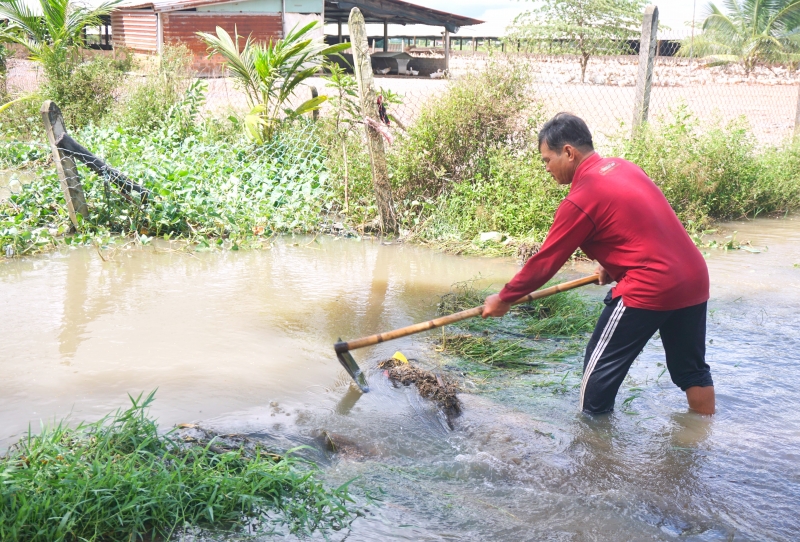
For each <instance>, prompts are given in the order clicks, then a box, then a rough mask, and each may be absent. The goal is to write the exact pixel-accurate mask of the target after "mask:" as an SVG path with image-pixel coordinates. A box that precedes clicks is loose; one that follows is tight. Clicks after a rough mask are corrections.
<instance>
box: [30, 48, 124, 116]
mask: <svg viewBox="0 0 800 542" xmlns="http://www.w3.org/2000/svg"><path fill="white" fill-rule="evenodd" d="M125 68H126V61H118V60H115V59H113V58H109V57H105V56H96V57H94V58H92V59H91V60H88V61H86V62H81V63H79V64H76V65H75V66H74V67H72V66H65V67H64V69H63V70H60V71H58V72H57V71H56V70H50V71H49V72H48V78H47V80H46V81H45V83H44V85H43V88H42V94H43V95H44V96H45V97H46V98H48V99H50V100H53V101H54V102H56V103H57V104H58V106H59V107H60V108H61V112H62V113H63V114H64V122H65V123H66V124H67V128H68V129H75V128H77V127H81V126H86V125H87V124H91V123H94V124H97V123H99V122H100V121H101V120H102V119H103V117H104V116H105V115H106V113H108V112H109V111H110V110H111V107H112V106H113V105H114V97H115V96H114V95H115V93H116V90H117V87H118V86H119V84H120V82H121V81H122V76H123V70H124V69H125Z"/></svg>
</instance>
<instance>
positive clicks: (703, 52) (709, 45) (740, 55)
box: [679, 0, 800, 73]
mask: <svg viewBox="0 0 800 542" xmlns="http://www.w3.org/2000/svg"><path fill="white" fill-rule="evenodd" d="M724 5H725V11H723V10H721V9H720V8H719V7H717V5H716V4H714V3H713V2H709V4H708V6H707V7H706V16H705V19H704V20H703V32H702V34H700V35H698V36H697V37H695V38H694V39H692V40H686V41H684V43H682V44H681V48H680V51H679V54H681V55H682V56H699V57H705V58H706V59H708V60H709V61H711V63H712V64H716V65H721V64H730V63H735V62H738V63H741V64H742V66H744V69H745V72H747V73H750V72H751V71H752V70H753V68H755V67H756V66H757V65H759V64H773V63H788V64H790V65H795V66H796V64H797V62H798V61H800V40H798V33H797V32H798V29H800V1H798V0H742V1H741V2H737V1H733V0H726V1H725V2H724ZM726 12H727V13H726Z"/></svg>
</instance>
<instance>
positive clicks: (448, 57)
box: [444, 28, 450, 73]
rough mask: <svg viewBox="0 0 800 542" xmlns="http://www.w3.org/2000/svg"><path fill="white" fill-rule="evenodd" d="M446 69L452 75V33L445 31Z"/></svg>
mask: <svg viewBox="0 0 800 542" xmlns="http://www.w3.org/2000/svg"><path fill="white" fill-rule="evenodd" d="M444 69H445V71H447V72H448V73H450V31H449V30H448V29H446V28H445V29H444Z"/></svg>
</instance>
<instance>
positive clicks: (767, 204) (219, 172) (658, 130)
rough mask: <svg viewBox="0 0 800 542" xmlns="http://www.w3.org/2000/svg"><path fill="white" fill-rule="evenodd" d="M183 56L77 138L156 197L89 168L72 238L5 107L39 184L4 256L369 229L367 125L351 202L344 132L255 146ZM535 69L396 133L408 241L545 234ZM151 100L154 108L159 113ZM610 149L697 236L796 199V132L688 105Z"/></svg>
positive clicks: (46, 163) (37, 151) (8, 227)
mask: <svg viewBox="0 0 800 542" xmlns="http://www.w3.org/2000/svg"><path fill="white" fill-rule="evenodd" d="M173 53H175V54H172V55H171V56H170V55H166V56H165V59H166V60H165V62H166V64H162V65H159V66H154V67H152V68H151V72H149V75H148V76H147V77H145V78H144V79H143V80H141V81H140V82H139V83H138V84H137V85H135V86H134V87H133V90H131V91H129V92H128V93H127V94H124V95H123V97H122V98H121V99H120V100H119V102H117V103H116V104H115V105H114V106H113V107H112V110H113V111H114V114H113V115H107V116H106V117H104V118H103V119H101V120H99V121H97V122H89V123H88V125H87V126H85V127H84V128H81V129H76V130H74V134H73V135H74V136H75V138H76V139H77V140H78V141H80V142H81V143H83V144H84V145H85V146H86V147H88V148H89V149H90V150H92V151H93V152H94V153H96V154H97V155H99V156H102V157H103V158H104V159H105V160H106V161H107V162H108V163H110V164H112V165H113V166H114V167H116V168H117V169H119V170H120V171H122V172H124V173H125V174H126V175H128V176H129V177H130V178H131V179H133V180H135V181H136V182H139V183H141V184H144V185H145V186H146V187H147V188H150V189H151V190H153V193H154V194H155V197H154V199H153V201H152V202H151V203H150V204H149V205H147V206H138V205H131V204H129V203H128V202H126V201H124V200H123V199H122V198H121V197H119V196H118V195H117V194H116V191H115V190H114V189H111V190H109V189H107V187H106V185H105V183H104V180H103V179H100V178H98V177H97V176H95V175H93V174H90V173H89V172H88V171H87V170H85V169H84V168H83V167H82V166H81V167H80V170H81V175H82V178H83V182H84V186H85V190H86V192H87V202H88V204H89V217H88V219H87V220H86V221H85V222H84V223H83V224H82V225H81V227H80V228H79V232H78V233H77V234H76V235H74V236H69V235H67V232H68V231H69V228H70V223H69V221H68V218H67V215H66V210H65V205H64V200H63V195H62V194H61V190H60V187H59V183H58V179H57V176H56V173H55V168H54V167H53V165H52V163H51V161H50V158H49V148H48V146H47V144H46V141H45V139H44V137H43V134H42V132H41V119H40V116H39V114H38V111H36V109H38V106H37V107H34V105H35V104H34V105H31V104H33V102H26V103H23V104H19V105H18V106H15V109H13V111H10V112H9V111H6V112H5V113H4V114H3V116H0V170H2V171H3V174H5V175H6V176H12V177H13V176H14V175H20V176H22V175H24V176H26V177H31V176H32V177H33V178H34V179H35V180H34V181H33V182H31V183H30V184H26V185H24V186H22V187H21V188H20V189H19V190H17V191H18V193H16V194H14V195H13V196H12V197H11V198H10V199H9V200H8V201H4V202H0V252H2V254H3V255H5V256H15V255H20V254H31V253H34V252H37V251H42V250H47V249H50V248H52V247H54V246H56V245H58V244H63V243H80V244H83V243H101V244H102V243H105V242H107V240H108V239H109V237H110V236H113V235H122V236H126V235H128V236H130V235H132V236H134V237H135V238H139V239H142V240H144V242H147V239H149V238H150V237H153V236H159V237H162V236H166V237H168V238H171V239H174V238H181V239H184V240H187V241H189V242H192V243H194V244H195V246H197V247H199V248H204V247H210V246H221V247H225V248H230V249H238V248H242V247H247V246H261V240H262V239H264V238H265V237H268V236H270V235H271V234H273V233H280V232H304V233H305V232H325V231H331V230H332V229H335V230H336V231H364V229H366V228H369V227H370V226H371V225H373V224H374V223H375V219H376V217H377V208H376V206H375V202H374V195H373V191H372V182H371V178H370V169H369V156H368V153H367V148H366V145H365V142H364V133H363V130H360V129H354V130H350V131H349V132H348V133H347V136H346V138H345V140H344V148H346V149H347V156H348V176H349V202H350V205H349V212H348V213H345V211H344V182H343V178H344V175H343V171H344V165H343V152H342V148H343V145H342V137H341V134H336V133H334V131H333V127H332V125H331V123H330V119H327V120H326V118H325V116H324V115H323V118H322V120H321V121H320V122H317V123H312V122H310V121H308V122H307V121H306V120H305V119H298V120H295V121H293V122H286V123H284V124H282V125H281V127H280V129H279V131H278V133H277V136H276V138H275V139H274V140H272V141H271V142H270V143H269V144H267V145H255V144H253V143H252V142H250V141H247V140H246V139H245V138H243V137H242V136H241V134H242V124H241V123H242V120H241V119H240V118H237V117H236V116H231V117H230V118H213V117H212V118H205V117H203V116H202V115H201V114H200V108H201V106H202V104H203V100H204V89H203V85H202V84H201V83H194V84H190V82H189V81H187V76H185V75H184V76H180V77H174V78H172V79H170V77H172V76H169V75H168V74H170V73H173V72H174V73H181V70H182V69H183V71H184V72H185V66H184V65H183V64H181V55H180V54H179V52H176V51H173ZM172 68H175V69H174V70H173V69H172ZM96 71H97V70H88V71H87V72H86V73H87V74H88V75H86V77H87V78H89V79H91V77H89V76H90V75H91V74H94V73H95V72H96ZM75 73H77V74H83V71H77V72H75ZM76 77H77V76H76ZM528 77H529V75H528V72H527V67H526V65H525V63H514V64H511V65H496V64H493V63H491V62H490V63H489V66H488V67H487V69H486V70H484V71H482V72H476V73H473V74H471V75H470V76H468V77H466V78H465V79H462V80H454V81H452V82H450V85H449V87H448V89H447V90H446V91H445V92H444V93H443V94H442V95H440V96H438V97H436V98H433V99H431V100H429V101H428V102H427V103H426V105H425V107H424V109H423V111H422V113H421V114H420V116H419V118H418V120H417V121H416V122H415V123H413V124H412V125H411V126H409V127H407V131H405V132H402V131H399V132H397V133H396V136H397V137H396V140H395V143H394V144H393V145H391V146H389V147H388V157H387V161H388V167H389V175H390V178H391V183H392V186H393V189H394V195H395V202H396V205H397V213H398V217H399V220H400V223H401V228H402V232H401V233H402V235H403V237H404V238H405V239H407V240H412V241H416V242H420V243H424V244H428V245H430V246H433V247H435V248H440V249H444V250H449V251H452V252H457V253H464V254H485V255H496V256H510V255H514V254H515V253H516V252H517V250H518V249H520V247H524V246H525V245H526V244H527V245H530V244H536V243H539V242H541V241H542V240H543V239H544V237H545V235H546V233H547V230H548V228H549V226H550V224H551V222H552V218H553V215H554V213H555V210H556V208H557V207H558V205H559V203H560V201H561V200H562V199H563V197H564V196H565V194H566V192H567V189H566V188H565V187H560V186H558V185H557V184H556V183H555V182H554V181H553V180H552V179H551V178H550V176H549V175H548V174H547V173H546V172H545V171H544V168H543V167H542V165H541V160H540V157H539V154H538V149H537V148H536V143H537V140H536V137H535V136H536V130H537V128H538V127H539V126H540V125H541V123H542V122H543V121H544V120H546V119H545V118H544V116H543V114H542V109H541V107H540V106H539V104H538V102H537V100H536V96H535V94H534V93H532V92H530V91H529V89H527V86H526V83H525V82H526V81H527V80H528ZM400 99H401V100H403V99H404V98H403V97H402V96H401V97H400ZM153 101H155V102H157V103H158V104H159V107H158V108H157V109H158V111H159V114H158V115H156V116H153V115H151V114H150V112H149V111H148V104H149V103H151V102H153ZM390 112H391V110H390ZM465 134H471V135H470V136H469V137H467V136H465ZM612 154H617V155H620V156H623V157H625V158H628V159H630V160H632V161H634V162H636V163H637V164H639V165H641V166H642V167H643V169H644V170H645V171H646V172H647V173H648V174H649V175H650V176H651V177H652V178H653V180H654V181H655V182H656V183H657V184H658V186H659V187H660V188H661V190H662V191H663V192H664V194H665V195H666V196H667V198H668V200H669V201H670V203H671V204H672V206H673V208H674V209H675V211H676V213H677V214H678V216H679V217H680V219H681V220H682V221H683V224H684V225H685V226H686V228H687V229H688V230H689V231H690V233H692V234H694V235H696V236H700V235H701V234H702V232H703V231H705V230H707V229H708V228H709V226H710V225H711V223H712V222H713V221H714V220H721V219H731V218H741V217H745V216H748V217H753V216H762V215H770V214H777V213H785V212H788V211H791V210H793V209H797V208H798V207H800V140H795V141H793V142H786V143H785V144H783V145H780V146H776V147H772V148H766V149H764V148H759V147H758V146H757V144H756V142H755V140H754V138H753V136H752V134H751V133H750V131H749V129H748V127H747V126H746V124H744V123H743V122H742V121H738V122H734V123H730V124H724V125H711V126H708V125H701V124H700V123H699V122H698V121H697V120H696V119H695V118H693V117H692V116H691V115H690V114H688V113H687V112H686V110H684V109H679V110H677V111H675V112H673V114H672V118H671V120H670V121H668V122H664V121H660V122H659V123H657V124H656V125H652V126H648V127H646V128H645V129H643V130H642V131H640V133H639V134H638V135H637V138H636V139H634V140H632V141H631V140H629V139H628V138H627V137H626V138H621V139H620V140H619V141H618V143H617V145H616V149H615V150H614V152H613V153H612ZM334 225H336V226H335V227H333V226H334ZM487 231H496V232H500V233H502V234H503V235H504V237H505V241H504V242H502V243H496V242H491V241H490V242H483V243H481V242H479V240H478V239H479V236H480V234H481V233H482V232H487Z"/></svg>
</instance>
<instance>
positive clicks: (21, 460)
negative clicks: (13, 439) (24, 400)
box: [0, 393, 355, 542]
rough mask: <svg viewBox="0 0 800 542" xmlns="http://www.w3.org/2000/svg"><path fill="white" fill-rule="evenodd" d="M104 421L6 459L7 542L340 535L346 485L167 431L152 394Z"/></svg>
mask: <svg viewBox="0 0 800 542" xmlns="http://www.w3.org/2000/svg"><path fill="white" fill-rule="evenodd" d="M131 400H132V405H131V407H130V408H129V409H128V410H125V411H118V412H117V413H116V414H114V415H111V416H108V417H106V418H104V419H102V420H100V421H98V422H96V423H83V424H80V425H79V426H78V427H76V428H75V429H70V428H69V427H68V426H67V425H66V424H64V423H63V422H62V423H60V424H58V425H56V426H55V427H53V428H49V429H48V428H43V429H42V432H41V433H40V434H39V435H32V434H28V436H27V437H26V438H24V439H22V440H21V441H20V442H19V443H18V444H16V445H15V446H14V447H13V448H12V449H11V450H10V452H9V453H8V454H7V455H6V456H5V457H2V458H0V540H3V541H8V542H12V541H25V542H37V541H41V542H54V541H65V542H71V541H75V542H77V541H98V542H99V541H118V540H130V541H134V540H167V539H170V538H171V537H172V536H174V535H176V534H177V533H179V532H180V531H182V530H184V529H187V528H204V529H208V530H211V531H217V530H224V531H225V532H243V530H244V529H247V528H250V529H252V528H253V526H256V529H257V530H261V531H262V532H263V531H269V530H271V529H274V528H276V526H278V525H280V526H282V528H283V529H285V530H288V531H290V532H293V533H297V534H301V535H303V534H310V533H312V532H314V531H316V530H323V531H324V530H329V529H336V530H338V529H341V528H344V527H346V526H347V525H349V524H350V522H351V521H352V519H353V518H354V517H355V512H354V511H352V510H350V509H349V508H348V507H349V503H351V502H352V500H351V499H350V498H349V496H348V493H347V486H346V485H345V486H342V487H340V488H338V489H327V488H325V487H324V486H323V485H322V484H321V482H319V481H318V480H317V478H316V476H315V470H314V467H313V465H309V464H307V463H302V462H301V461H300V460H299V459H296V458H293V457H291V456H283V457H280V456H277V457H276V456H275V455H274V454H268V453H265V452H263V451H261V450H259V449H258V448H254V449H246V448H241V449H238V450H234V451H227V452H222V453H217V452H214V451H212V449H211V448H213V446H212V445H211V443H208V444H206V445H190V444H186V443H183V442H181V441H179V440H174V439H173V435H172V434H170V433H168V434H166V435H159V434H158V428H157V426H156V423H155V422H154V421H153V420H152V419H151V418H149V417H148V416H147V414H146V409H147V407H148V406H149V405H150V403H151V402H152V400H153V393H151V394H150V395H149V396H148V397H146V398H145V399H144V400H142V396H139V397H138V398H137V399H133V398H131Z"/></svg>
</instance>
